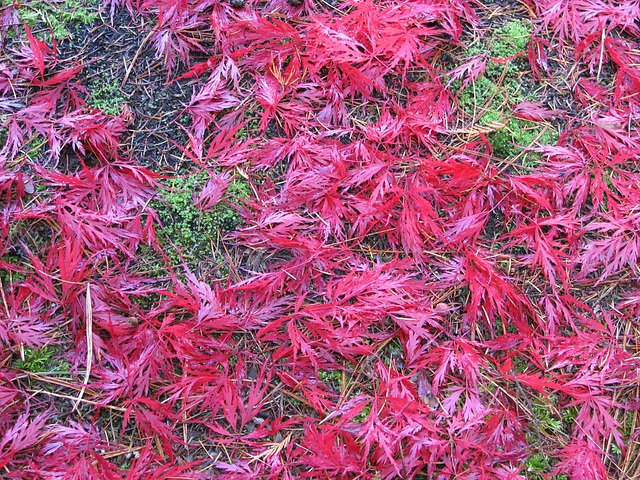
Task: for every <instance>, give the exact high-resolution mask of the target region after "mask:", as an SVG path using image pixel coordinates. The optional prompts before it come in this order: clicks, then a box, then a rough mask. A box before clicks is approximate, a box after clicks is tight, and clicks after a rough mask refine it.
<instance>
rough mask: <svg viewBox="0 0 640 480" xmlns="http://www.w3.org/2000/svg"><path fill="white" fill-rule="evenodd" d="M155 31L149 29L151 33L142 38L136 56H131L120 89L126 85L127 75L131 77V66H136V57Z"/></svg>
mask: <svg viewBox="0 0 640 480" xmlns="http://www.w3.org/2000/svg"><path fill="white" fill-rule="evenodd" d="M155 30H156V29H155V28H153V29H151V31H150V32H149V33H148V34H147V36H146V37H144V40H142V43H141V44H140V46H139V47H138V50H137V51H136V54H135V55H134V56H133V58H132V59H131V63H129V66H128V67H127V71H126V72H125V74H124V78H123V79H122V83H121V84H120V88H122V87H124V86H125V84H126V83H127V80H128V79H129V75H131V71H132V70H133V66H134V65H135V64H136V60H138V57H139V56H140V54H141V53H142V49H143V48H144V46H145V44H146V43H147V42H148V41H149V39H150V38H151V35H153V33H154V32H155Z"/></svg>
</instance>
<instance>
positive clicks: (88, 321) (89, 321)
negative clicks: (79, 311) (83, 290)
mask: <svg viewBox="0 0 640 480" xmlns="http://www.w3.org/2000/svg"><path fill="white" fill-rule="evenodd" d="M85 331H86V336H87V368H86V371H85V373H84V380H83V381H82V389H81V390H80V393H79V394H78V398H77V399H76V401H75V402H74V404H73V409H74V410H76V409H77V408H78V405H79V404H80V402H81V400H82V396H83V395H84V392H85V390H86V388H87V385H88V384H89V377H90V376H91V364H92V363H93V305H92V302H91V284H90V283H87V296H86V303H85Z"/></svg>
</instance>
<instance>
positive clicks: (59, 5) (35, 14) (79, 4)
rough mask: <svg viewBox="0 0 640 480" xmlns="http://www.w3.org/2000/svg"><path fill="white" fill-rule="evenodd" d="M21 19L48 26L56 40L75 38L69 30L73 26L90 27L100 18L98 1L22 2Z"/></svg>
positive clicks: (38, 0) (32, 24)
mask: <svg viewBox="0 0 640 480" xmlns="http://www.w3.org/2000/svg"><path fill="white" fill-rule="evenodd" d="M19 11H20V19H21V20H22V21H23V22H24V23H26V24H27V25H29V27H32V28H33V27H37V26H38V25H42V24H44V25H46V26H47V27H48V28H50V29H51V32H52V34H53V37H54V38H57V39H62V38H66V37H69V36H71V37H73V35H72V34H71V32H70V31H69V28H70V27H72V26H83V25H90V24H92V23H93V22H95V20H96V19H97V18H98V13H97V12H98V1H97V0H64V1H57V2H56V1H45V0H31V1H30V2H21V5H20V10H19Z"/></svg>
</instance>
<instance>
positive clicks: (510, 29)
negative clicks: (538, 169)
mask: <svg viewBox="0 0 640 480" xmlns="http://www.w3.org/2000/svg"><path fill="white" fill-rule="evenodd" d="M530 35H531V32H530V25H529V24H528V23H527V22H523V21H519V20H514V21H511V22H508V23H505V24H504V25H502V26H501V27H499V28H498V29H496V30H495V31H494V32H493V34H492V35H491V36H490V37H488V38H482V39H479V40H477V41H476V42H474V43H473V44H472V45H471V46H470V47H469V48H468V49H467V50H466V52H465V54H466V56H467V57H473V56H476V55H484V54H486V55H487V57H488V59H487V68H486V71H485V73H484V75H483V76H481V77H480V78H478V80H477V81H475V82H472V83H470V84H469V85H468V86H467V87H466V88H465V89H464V91H463V92H461V96H460V106H461V107H462V109H463V111H464V114H465V116H466V117H467V118H469V119H471V120H473V125H474V126H475V128H476V129H477V130H478V131H480V132H483V133H486V135H487V138H488V139H489V141H490V142H491V145H492V147H493V154H494V155H495V156H497V157H499V158H513V157H515V156H518V155H521V157H520V158H521V162H522V164H523V165H524V166H529V167H530V166H534V165H535V163H536V162H537V160H538V156H537V155H536V154H533V153H530V152H527V153H526V154H522V153H523V152H522V147H524V148H527V147H529V146H531V145H532V144H534V143H536V142H537V143H540V144H545V145H555V144H556V142H557V139H558V135H557V133H556V132H555V131H553V130H552V129H550V128H549V126H548V125H544V124H543V125H541V124H540V123H538V122H529V121H526V120H522V119H519V118H515V117H513V116H512V115H511V114H512V111H513V107H514V106H515V105H516V104H518V103H520V102H522V101H525V100H527V101H536V98H535V95H532V94H528V95H527V94H525V92H524V91H523V90H524V89H526V88H527V87H528V89H529V90H533V87H534V85H533V82H532V81H530V80H527V79H526V77H525V73H526V72H527V70H528V62H527V60H526V56H524V54H523V52H526V51H527V49H528V44H529V38H530ZM512 57H513V58H512ZM491 58H497V59H502V60H501V62H505V63H504V64H503V63H500V62H496V61H493V60H490V59H491Z"/></svg>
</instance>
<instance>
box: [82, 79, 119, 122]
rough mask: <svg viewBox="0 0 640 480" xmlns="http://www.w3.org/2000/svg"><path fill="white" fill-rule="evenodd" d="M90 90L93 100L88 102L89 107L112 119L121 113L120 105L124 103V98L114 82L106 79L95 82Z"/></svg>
mask: <svg viewBox="0 0 640 480" xmlns="http://www.w3.org/2000/svg"><path fill="white" fill-rule="evenodd" d="M88 90H89V91H90V92H91V100H90V101H89V102H87V103H88V106H89V107H93V108H97V109H98V110H100V111H101V112H102V113H105V114H107V115H111V116H112V117H115V116H116V115H118V114H119V113H120V105H121V104H122V102H123V101H124V96H123V95H122V93H121V92H120V87H119V86H118V84H117V83H116V82H115V81H114V80H110V81H106V79H101V80H98V81H94V82H92V83H91V85H90V87H89V89H88Z"/></svg>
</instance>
